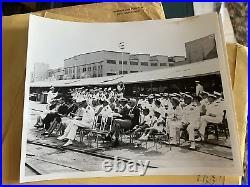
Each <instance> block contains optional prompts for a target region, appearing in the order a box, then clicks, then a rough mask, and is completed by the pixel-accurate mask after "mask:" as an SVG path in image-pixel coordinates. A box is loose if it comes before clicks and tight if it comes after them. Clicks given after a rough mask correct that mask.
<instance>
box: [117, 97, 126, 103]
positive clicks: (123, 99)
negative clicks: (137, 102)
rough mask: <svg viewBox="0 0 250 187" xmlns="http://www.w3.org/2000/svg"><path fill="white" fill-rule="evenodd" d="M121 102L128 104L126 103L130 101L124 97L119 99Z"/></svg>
mask: <svg viewBox="0 0 250 187" xmlns="http://www.w3.org/2000/svg"><path fill="white" fill-rule="evenodd" d="M119 101H123V102H126V101H128V100H127V99H126V98H125V97H122V98H120V99H119Z"/></svg>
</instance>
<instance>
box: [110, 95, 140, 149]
mask: <svg viewBox="0 0 250 187" xmlns="http://www.w3.org/2000/svg"><path fill="white" fill-rule="evenodd" d="M128 104H129V106H130V110H129V113H128V114H127V115H124V116H123V118H122V119H116V120H114V124H113V126H112V129H111V131H110V133H109V134H108V135H107V137H106V140H108V141H111V140H112V136H113V134H115V141H114V143H113V146H114V147H116V146H118V145H119V136H120V131H121V130H122V129H123V130H125V131H128V130H132V129H133V128H134V127H135V126H136V125H138V124H139V118H140V109H139V108H138V107H137V106H136V100H135V99H130V100H129V102H128Z"/></svg>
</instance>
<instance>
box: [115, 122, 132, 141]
mask: <svg viewBox="0 0 250 187" xmlns="http://www.w3.org/2000/svg"><path fill="white" fill-rule="evenodd" d="M132 128H133V125H132V123H131V120H129V119H115V120H114V123H113V126H112V129H111V132H110V134H111V136H112V135H113V134H115V137H116V139H118V138H119V136H120V132H121V130H122V129H124V130H125V131H127V130H130V129H132Z"/></svg>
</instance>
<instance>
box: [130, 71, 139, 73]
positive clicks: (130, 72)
mask: <svg viewBox="0 0 250 187" xmlns="http://www.w3.org/2000/svg"><path fill="white" fill-rule="evenodd" d="M137 72H138V71H130V73H137Z"/></svg>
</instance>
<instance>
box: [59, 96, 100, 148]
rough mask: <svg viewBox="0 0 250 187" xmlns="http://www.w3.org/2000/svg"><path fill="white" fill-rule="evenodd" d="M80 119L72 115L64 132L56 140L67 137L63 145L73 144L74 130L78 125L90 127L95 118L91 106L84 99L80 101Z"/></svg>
mask: <svg viewBox="0 0 250 187" xmlns="http://www.w3.org/2000/svg"><path fill="white" fill-rule="evenodd" d="M81 105H82V108H81V109H82V119H80V120H79V119H78V117H79V116H76V117H74V118H73V119H72V120H70V122H69V125H68V126H67V128H66V129H65V131H64V134H63V135H62V136H60V137H58V138H57V139H58V140H63V139H68V142H67V143H66V144H64V145H63V146H68V145H71V144H73V140H74V139H75V136H76V131H77V129H78V127H83V128H86V129H88V128H92V126H93V122H94V118H95V112H94V110H93V108H92V107H91V106H89V105H88V104H87V101H86V100H83V101H82V103H81Z"/></svg>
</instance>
